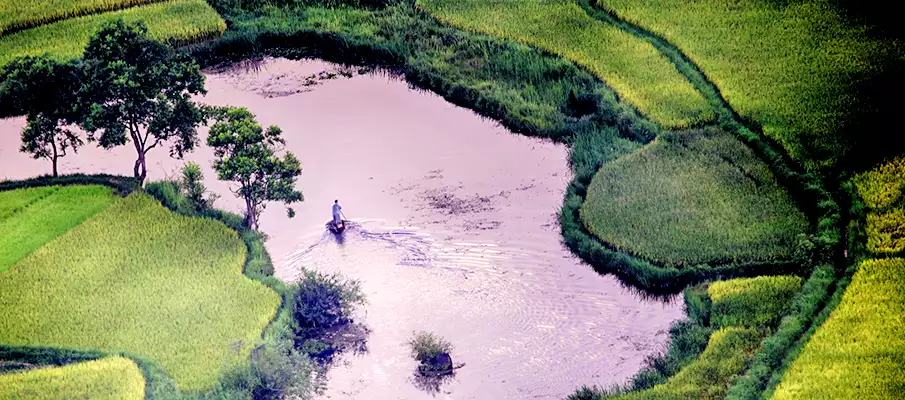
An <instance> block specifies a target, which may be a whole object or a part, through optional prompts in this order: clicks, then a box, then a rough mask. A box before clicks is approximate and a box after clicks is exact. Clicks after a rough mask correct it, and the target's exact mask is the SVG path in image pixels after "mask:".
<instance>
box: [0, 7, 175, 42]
mask: <svg viewBox="0 0 905 400" xmlns="http://www.w3.org/2000/svg"><path fill="white" fill-rule="evenodd" d="M158 1H165V0H63V1H53V0H39V1H27V2H23V1H16V0H0V36H4V35H8V34H9V33H10V31H19V30H23V29H28V28H33V27H36V26H39V25H44V24H48V23H51V22H56V21H59V20H63V19H67V18H73V17H80V16H82V15H87V14H95V13H99V12H104V11H112V10H118V9H123V8H129V7H132V6H137V5H141V4H148V3H154V2H158Z"/></svg>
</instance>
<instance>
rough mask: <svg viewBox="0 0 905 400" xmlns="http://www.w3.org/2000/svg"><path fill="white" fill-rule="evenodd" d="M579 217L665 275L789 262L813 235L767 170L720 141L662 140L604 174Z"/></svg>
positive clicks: (716, 136) (746, 152)
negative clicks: (702, 267)
mask: <svg viewBox="0 0 905 400" xmlns="http://www.w3.org/2000/svg"><path fill="white" fill-rule="evenodd" d="M581 217H582V220H583V222H584V224H585V225H586V226H587V227H588V229H589V230H590V231H591V232H592V233H594V235H596V236H597V237H599V238H600V239H602V240H603V241H605V242H606V243H608V244H610V245H612V246H614V247H615V248H617V249H619V250H621V251H625V252H628V253H631V254H635V255H637V256H639V257H642V258H644V259H647V260H651V261H652V262H655V263H658V264H661V265H664V266H667V267H688V266H692V265H697V264H705V263H711V264H733V263H754V262H783V261H790V260H792V259H793V258H795V255H794V251H795V247H796V244H797V243H796V242H797V240H798V235H799V234H803V233H805V232H807V229H808V221H807V219H806V218H805V216H804V214H802V213H801V211H799V210H798V209H797V207H796V206H795V203H794V202H793V201H792V200H791V199H790V198H789V195H788V194H787V193H786V191H785V190H784V189H783V188H782V187H780V186H779V185H778V183H777V182H776V179H775V178H774V177H773V174H772V173H771V172H770V170H769V169H768V168H767V166H766V164H764V163H763V162H762V161H760V160H759V159H758V158H757V157H756V156H755V155H754V153H753V152H752V151H751V150H750V149H748V148H746V147H745V146H744V145H743V144H742V143H741V142H739V141H738V140H736V139H735V138H733V137H731V136H729V135H727V134H725V133H722V132H718V131H703V132H698V133H693V134H681V135H678V134H677V135H666V136H661V137H660V138H659V139H658V140H657V141H655V142H653V143H651V144H650V145H648V146H647V147H645V148H644V149H642V150H640V151H637V152H635V153H633V154H631V155H628V156H625V157H622V158H620V159H618V160H615V161H613V162H609V163H606V164H604V165H603V166H602V167H601V168H600V170H599V171H598V172H597V174H596V176H595V177H594V179H593V180H592V181H591V185H590V187H589V188H588V195H587V199H586V201H585V202H584V204H583V205H582V208H581Z"/></svg>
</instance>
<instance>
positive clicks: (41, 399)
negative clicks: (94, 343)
mask: <svg viewBox="0 0 905 400" xmlns="http://www.w3.org/2000/svg"><path fill="white" fill-rule="evenodd" d="M0 398H4V399H23V400H24V399H33V400H57V399H59V400H63V399H98V400H106V399H110V400H141V399H144V398H145V379H144V377H142V374H141V371H140V370H139V368H138V366H137V365H135V363H134V362H132V360H129V359H128V358H124V357H111V358H104V359H100V360H94V361H85V362H81V363H77V364H70V365H66V366H62V367H50V368H38V369H34V370H29V371H24V372H14V373H9V374H0Z"/></svg>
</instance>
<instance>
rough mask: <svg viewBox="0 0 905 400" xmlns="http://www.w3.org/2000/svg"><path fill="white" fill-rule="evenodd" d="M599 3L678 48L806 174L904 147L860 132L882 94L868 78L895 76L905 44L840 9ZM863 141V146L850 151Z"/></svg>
mask: <svg viewBox="0 0 905 400" xmlns="http://www.w3.org/2000/svg"><path fill="white" fill-rule="evenodd" d="M597 1H598V4H599V5H600V6H601V7H603V8H605V9H607V10H609V11H611V12H613V13H615V14H616V15H617V16H618V17H620V18H623V19H625V20H627V21H629V22H631V23H634V24H637V25H639V26H641V27H642V28H645V29H649V30H650V31H652V32H653V33H655V34H657V35H660V36H662V37H664V38H665V39H666V40H668V41H669V42H671V43H673V44H675V45H676V46H677V47H678V48H679V49H680V50H681V51H682V52H684V53H685V55H687V56H688V57H689V58H690V59H691V60H692V61H693V62H695V63H696V64H697V65H698V66H700V68H701V69H702V70H703V71H704V73H705V74H706V75H707V76H708V77H709V78H710V79H711V80H712V81H713V82H714V83H715V84H716V86H717V87H718V88H719V89H720V90H721V92H722V94H723V96H724V97H725V99H726V100H727V101H728V102H729V103H730V104H731V105H732V107H733V108H735V109H736V110H737V111H738V113H739V114H741V116H742V117H744V118H747V119H749V120H752V121H754V122H756V123H757V124H759V125H761V126H762V127H763V130H764V133H766V134H767V136H769V137H771V138H773V139H775V140H777V141H779V142H780V143H781V144H782V145H783V146H784V147H785V148H786V150H787V151H788V152H789V154H790V155H791V156H792V157H793V158H794V159H796V160H797V161H798V162H800V163H802V164H804V165H805V166H807V167H808V168H809V169H812V170H813V169H817V168H822V167H838V166H840V163H847V162H863V160H859V158H873V157H876V156H877V155H878V154H880V153H888V150H887V149H886V148H885V147H886V146H888V144H889V140H894V141H898V143H902V142H901V141H900V140H898V139H896V138H889V135H886V134H885V132H887V130H886V129H870V128H866V127H865V125H866V124H871V123H874V122H879V121H872V119H874V117H871V116H870V114H864V113H862V112H861V111H862V110H867V109H869V108H871V107H866V106H865V104H866V103H864V101H865V96H863V94H865V93H870V90H876V89H888V88H883V87H880V86H883V85H880V86H877V85H876V83H872V80H873V79H874V78H880V77H881V76H882V75H884V74H890V75H891V76H892V75H896V73H895V70H894V68H895V65H896V63H897V61H896V59H897V58H900V57H902V54H903V53H905V46H903V43H902V42H896V41H892V40H888V39H881V38H878V37H876V36H874V35H871V34H870V32H869V29H868V27H867V26H863V25H858V24H855V23H853V21H852V19H851V18H849V17H848V16H847V15H846V12H845V11H844V10H842V9H840V8H839V7H837V4H836V2H833V1H795V2H785V1H758V0H742V1H727V0H702V1H693V2H688V1H683V0H666V1H662V0H656V1H654V0H642V1H636V0H597ZM892 78H893V81H895V80H896V79H898V82H899V83H898V86H895V85H887V86H890V87H899V88H901V87H902V84H901V82H902V81H901V79H899V78H895V77H894V76H893V77H892ZM880 79H885V78H880ZM872 85H873V86H876V87H874V88H871V86H872ZM888 92H889V93H887V95H884V96H877V95H875V96H873V97H876V98H882V99H883V100H881V101H886V99H891V100H893V101H895V98H896V97H897V96H898V92H892V91H891V90H889V91H888ZM878 93H882V92H878ZM889 94H892V95H891V96H890V95H889ZM879 106H880V107H878V108H883V107H884V106H885V105H883V104H879ZM865 117H866V118H865ZM872 132H876V133H872ZM872 135H873V136H872ZM867 136H871V140H865V139H868V138H867ZM859 143H862V144H867V145H868V146H869V148H864V149H861V150H858V151H854V150H857V149H855V147H856V146H857V145H859ZM853 151H854V152H853ZM872 153H873V154H872ZM858 155H860V157H858ZM874 160H875V158H874Z"/></svg>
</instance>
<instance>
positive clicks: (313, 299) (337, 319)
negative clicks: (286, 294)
mask: <svg viewBox="0 0 905 400" xmlns="http://www.w3.org/2000/svg"><path fill="white" fill-rule="evenodd" d="M362 303H364V296H363V295H362V294H361V289H360V286H359V283H358V281H354V280H349V279H346V278H343V277H342V276H340V275H338V274H324V273H320V272H313V271H312V272H306V273H305V277H304V279H302V280H301V282H299V285H298V289H297V290H296V293H295V296H294V301H293V304H292V316H293V319H294V320H295V322H296V324H297V328H298V330H299V331H300V334H299V336H301V337H306V336H307V335H306V333H305V332H304V331H307V330H312V329H315V330H316V329H324V328H329V327H332V326H336V325H339V324H342V323H346V322H348V321H349V314H351V312H352V308H353V307H354V306H355V305H358V304H362Z"/></svg>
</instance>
